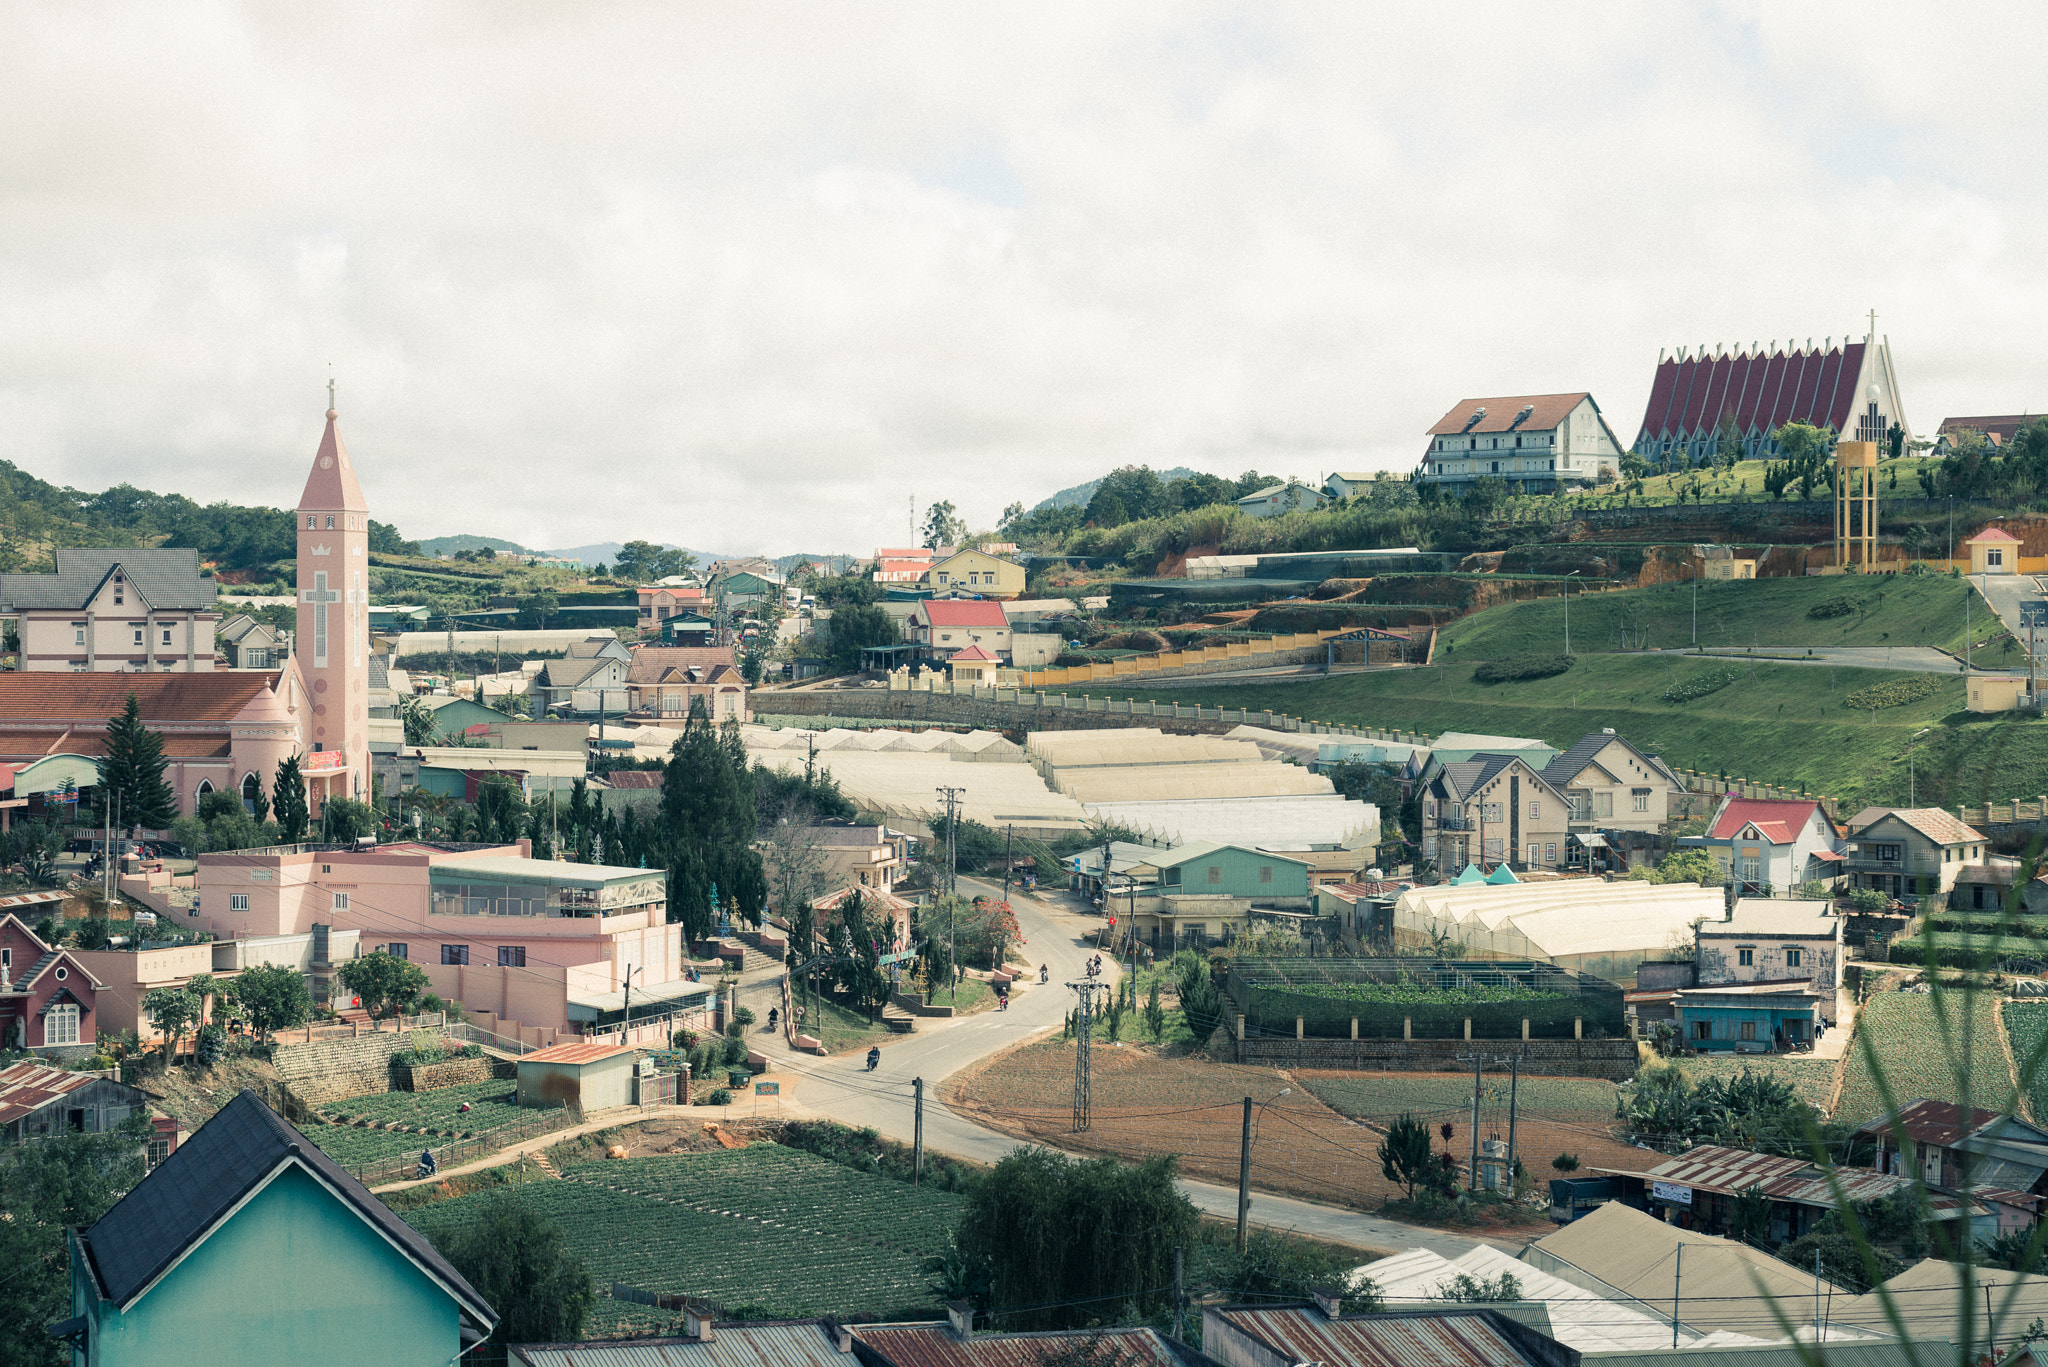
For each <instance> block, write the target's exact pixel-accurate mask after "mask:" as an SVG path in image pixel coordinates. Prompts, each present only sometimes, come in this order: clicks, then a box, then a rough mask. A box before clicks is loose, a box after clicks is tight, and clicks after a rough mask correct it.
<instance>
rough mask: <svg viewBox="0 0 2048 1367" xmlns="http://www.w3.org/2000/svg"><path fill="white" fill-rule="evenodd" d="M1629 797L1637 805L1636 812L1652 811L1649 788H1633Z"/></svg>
mask: <svg viewBox="0 0 2048 1367" xmlns="http://www.w3.org/2000/svg"><path fill="white" fill-rule="evenodd" d="M1629 797H1630V799H1631V800H1632V801H1633V802H1634V804H1635V810H1637V811H1639V812H1647V811H1649V810H1650V790H1649V789H1648V788H1631V789H1630V790H1629Z"/></svg>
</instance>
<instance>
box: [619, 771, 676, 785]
mask: <svg viewBox="0 0 2048 1367" xmlns="http://www.w3.org/2000/svg"><path fill="white" fill-rule="evenodd" d="M667 779H668V774H667V773H666V772H665V771H664V770H661V769H615V770H613V771H612V772H611V773H609V774H606V775H605V776H604V781H605V782H606V783H609V784H610V785H611V786H612V787H614V788H659V787H661V786H662V784H663V783H664V782H665V781H666V780H667Z"/></svg>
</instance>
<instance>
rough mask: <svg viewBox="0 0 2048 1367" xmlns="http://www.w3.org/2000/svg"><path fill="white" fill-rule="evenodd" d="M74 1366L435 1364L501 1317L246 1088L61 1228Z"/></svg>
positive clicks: (61, 1329)
mask: <svg viewBox="0 0 2048 1367" xmlns="http://www.w3.org/2000/svg"><path fill="white" fill-rule="evenodd" d="M71 1311H72V1315H71V1318H70V1319H67V1320H64V1321H62V1322H61V1323H58V1324H55V1325H52V1326H51V1327H50V1333H51V1334H52V1335H53V1336H54V1337H56V1338H58V1339H61V1340H67V1341H68V1342H69V1343H70V1344H71V1349H72V1353H71V1360H72V1362H73V1364H75V1365H82V1364H87V1363H90V1364H92V1367H128V1365H129V1364H142V1363H148V1364H158V1363H199V1362H203V1363H208V1364H235V1363H248V1364H252V1365H253V1364H257V1363H263V1364H273V1363H282V1362H321V1361H332V1360H344V1361H347V1362H349V1363H351V1364H365V1365H366V1367H367V1364H407V1365H408V1367H429V1364H432V1365H433V1367H446V1364H447V1363H449V1362H452V1361H453V1360H454V1359H455V1358H456V1357H457V1355H458V1354H460V1353H462V1352H463V1351H464V1350H465V1349H467V1348H468V1347H470V1346H471V1345H473V1344H475V1343H476V1342H478V1341H479V1340H480V1339H482V1338H483V1337H485V1336H486V1335H488V1334H489V1333H490V1331H491V1328H492V1327H493V1326H494V1325H495V1324H496V1322H497V1315H496V1313H495V1312H494V1311H493V1310H492V1309H491V1307H490V1306H489V1305H487V1304H485V1302H484V1300H483V1298H482V1297H481V1296H479V1295H478V1294H477V1293H476V1291H475V1290H474V1289H473V1288H472V1287H471V1286H470V1285H469V1283H468V1282H466V1281H464V1280H463V1279H462V1275H461V1274H460V1273H458V1272H457V1271H456V1270H455V1269H454V1268H453V1267H452V1266H450V1265H449V1263H448V1261H447V1260H446V1259H445V1258H443V1257H442V1256H441V1255H440V1254H439V1253H438V1252H436V1251H435V1249H434V1247H433V1245H432V1244H430V1243H428V1242H427V1241H426V1239H425V1238H424V1237H423V1236H421V1235H420V1234H419V1233H418V1232H417V1231H415V1230H414V1229H413V1228H412V1227H411V1226H410V1225H407V1224H406V1223H405V1222H404V1221H403V1220H400V1219H399V1218H398V1217H397V1216H396V1215H394V1214H393V1213H392V1212H391V1210H390V1209H389V1208H388V1207H387V1206H385V1204H384V1203H383V1202H382V1201H379V1200H378V1199H377V1198H376V1197H375V1196H372V1195H371V1194H370V1191H369V1189H368V1188H367V1187H365V1186H363V1184H362V1183H360V1182H358V1181H356V1179H355V1178H353V1177H351V1176H349V1175H348V1173H346V1172H344V1171H343V1170H342V1169H341V1168H340V1167H338V1166H336V1164H335V1163H334V1162H333V1160H332V1159H330V1158H328V1157H327V1155H326V1154H324V1153H322V1152H320V1150H319V1149H318V1148H316V1147H314V1145H313V1144H312V1143H311V1142H310V1141H308V1140H306V1139H305V1138H304V1137H302V1136H301V1135H300V1134H299V1132H298V1131H297V1130H295V1129H293V1128H292V1127H291V1126H290V1125H288V1124H286V1123H285V1122H284V1120H283V1119H281V1118H280V1117H279V1116H278V1115H277V1114H276V1113H275V1112H274V1111H272V1110H271V1109H270V1107H269V1106H267V1105H265V1104H264V1103H263V1101H262V1099H261V1098H259V1097H258V1096H257V1095H256V1094H255V1093H254V1092H248V1091H245V1092H243V1093H242V1094H241V1095H240V1096H238V1097H236V1098H235V1099H234V1100H233V1101H231V1102H229V1103H228V1104H227V1106H226V1107H224V1108H223V1109H222V1110H221V1111H220V1113H219V1114H217V1115H215V1116H214V1117H213V1119H211V1120H209V1121H207V1122H206V1124H205V1125H203V1126H201V1127H200V1129H199V1130H198V1132H197V1133H195V1134H194V1135H193V1136H192V1137H191V1139H189V1140H188V1141H186V1142H185V1143H184V1144H182V1145H180V1146H179V1147H178V1149H177V1150H176V1151H175V1152H174V1153H172V1154H171V1156H170V1157H169V1158H168V1159H166V1160H165V1161H164V1162H163V1163H161V1164H159V1165H158V1166H157V1167H156V1169H155V1170H154V1171H152V1172H151V1173H150V1174H149V1176H147V1177H145V1178H144V1179H143V1180H142V1182H141V1183H140V1184H139V1185H137V1186H136V1188H135V1190H133V1191H131V1192H129V1193H128V1195H127V1196H125V1197H123V1198H122V1200H121V1202H120V1203H119V1204H118V1205H116V1206H115V1207H114V1208H113V1209H112V1210H110V1211H108V1212H107V1213H106V1214H105V1215H104V1216H102V1217H101V1218H100V1220H99V1222H98V1223H97V1224H95V1225H93V1226H92V1228H90V1229H87V1230H84V1231H82V1232H81V1231H77V1230H74V1231H72V1236H71Z"/></svg>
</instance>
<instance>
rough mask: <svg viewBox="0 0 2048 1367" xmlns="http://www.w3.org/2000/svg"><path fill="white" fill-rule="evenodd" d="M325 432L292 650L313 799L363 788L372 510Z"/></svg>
mask: <svg viewBox="0 0 2048 1367" xmlns="http://www.w3.org/2000/svg"><path fill="white" fill-rule="evenodd" d="M327 402H328V404H329V407H328V409H327V431H326V432H325V433H324V434H323V435H322V436H321V438H320V450H319V452H318V453H317V454H315V456H314V457H313V471H312V473H311V474H309V475H308V476H307V477H306V490H305V492H304V493H302V494H300V495H299V508H298V533H299V618H298V639H297V641H296V643H295V651H296V654H297V656H298V662H299V669H300V671H301V672H302V673H303V674H304V675H305V678H306V687H307V689H308V690H309V691H310V692H311V695H312V697H311V701H312V704H313V709H312V710H313V715H312V718H311V724H310V725H309V726H308V727H307V730H308V731H309V732H310V733H311V737H310V739H311V742H312V747H313V749H312V753H310V754H308V755H306V756H305V758H304V759H303V760H302V761H301V764H302V767H303V768H304V770H305V774H306V787H307V790H308V796H309V797H310V798H311V799H312V805H313V806H314V808H315V809H316V810H317V809H318V807H319V804H320V803H321V802H322V801H324V800H325V799H326V798H327V797H329V796H334V797H348V796H351V795H361V794H364V793H367V792H368V791H369V786H370V746H369V731H370V660H369V649H370V614H369V601H370V593H369V573H370V512H369V505H368V504H367V503H365V502H364V501H363V489H362V486H361V485H360V484H358V483H356V472H355V467H354V466H353V465H351V464H350V463H349V458H348V449H347V448H346V447H344V446H343V445H342V444H341V433H340V432H338V431H336V430H335V419H336V417H337V416H338V414H337V413H336V412H335V410H334V408H333V407H332V405H333V403H334V382H333V381H332V380H330V381H328V383H327Z"/></svg>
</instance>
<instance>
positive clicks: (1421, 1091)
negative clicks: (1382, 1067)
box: [1294, 1069, 1614, 1125]
mask: <svg viewBox="0 0 2048 1367" xmlns="http://www.w3.org/2000/svg"><path fill="white" fill-rule="evenodd" d="M1294 1075H1295V1076H1296V1077H1298V1078H1300V1079H1301V1082H1302V1085H1303V1086H1305V1087H1307V1088H1308V1089H1309V1091H1311V1092H1313V1093H1314V1094H1315V1095H1316V1097H1317V1098H1318V1099H1320V1100H1321V1101H1322V1102H1323V1103H1324V1104H1326V1105H1327V1106H1329V1108H1330V1109H1331V1110H1333V1111H1336V1112H1337V1113H1338V1114H1340V1115H1346V1116H1349V1117H1350V1118H1352V1119H1353V1120H1367V1121H1372V1122H1374V1123H1376V1124H1380V1125H1384V1124H1386V1123H1388V1122H1389V1121H1391V1120H1393V1119H1394V1118H1395V1117H1397V1116H1400V1115H1404V1114H1405V1115H1415V1116H1432V1117H1433V1116H1435V1115H1436V1114H1437V1113H1439V1112H1442V1113H1444V1114H1445V1115H1447V1116H1455V1115H1466V1114H1469V1113H1470V1112H1471V1109H1472V1075H1471V1074H1470V1073H1387V1074H1381V1073H1356V1072H1335V1071H1332V1072H1310V1071H1306V1070H1300V1069H1297V1070H1296V1071H1295V1074H1294ZM1485 1083H1486V1093H1487V1097H1486V1103H1484V1104H1488V1105H1490V1103H1491V1102H1492V1101H1493V1100H1495V1097H1494V1094H1495V1093H1498V1094H1499V1096H1498V1101H1499V1103H1500V1104H1501V1105H1503V1106H1505V1105H1506V1104H1507V1096H1508V1078H1507V1076H1506V1075H1505V1074H1504V1073H1501V1072H1496V1071H1489V1072H1488V1073H1487V1074H1486V1076H1485ZM1514 1090H1515V1098H1514V1099H1515V1106H1516V1110H1517V1111H1518V1113H1519V1114H1520V1116H1521V1118H1523V1119H1529V1118H1533V1117H1540V1118H1542V1119H1546V1120H1558V1121H1566V1122H1570V1123H1574V1124H1592V1125H1601V1124H1608V1125H1611V1124H1613V1122H1614V1084H1613V1083H1611V1082H1603V1081H1601V1080H1600V1079H1598V1078H1584V1077H1524V1078H1522V1079H1521V1080H1520V1082H1519V1083H1517V1084H1516V1086H1515V1089H1514Z"/></svg>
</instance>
